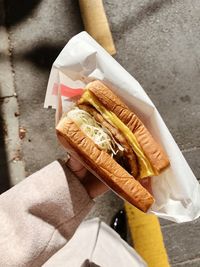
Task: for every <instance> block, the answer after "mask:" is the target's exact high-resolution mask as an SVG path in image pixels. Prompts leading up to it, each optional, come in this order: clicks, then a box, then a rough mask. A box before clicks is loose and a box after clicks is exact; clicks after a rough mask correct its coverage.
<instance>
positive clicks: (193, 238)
mask: <svg viewBox="0 0 200 267" xmlns="http://www.w3.org/2000/svg"><path fill="white" fill-rule="evenodd" d="M162 232H163V235H164V241H165V245H166V248H167V252H168V255H169V258H170V262H171V264H177V263H180V262H184V261H188V260H190V259H195V258H197V259H198V258H200V250H199V247H200V219H198V220H196V221H194V222H190V223H183V224H173V225H169V226H165V227H163V228H162Z"/></svg>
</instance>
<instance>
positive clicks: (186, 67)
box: [0, 0, 200, 267]
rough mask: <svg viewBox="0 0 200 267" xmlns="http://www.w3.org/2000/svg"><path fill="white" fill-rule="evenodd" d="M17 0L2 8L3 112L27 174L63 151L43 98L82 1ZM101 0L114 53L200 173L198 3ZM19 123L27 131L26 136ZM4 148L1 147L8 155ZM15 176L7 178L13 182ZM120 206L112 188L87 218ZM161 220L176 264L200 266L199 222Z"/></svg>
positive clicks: (105, 214)
mask: <svg viewBox="0 0 200 267" xmlns="http://www.w3.org/2000/svg"><path fill="white" fill-rule="evenodd" d="M19 2H20V1H19V0H18V1H16V0H14V1H13V0H12V1H11V0H7V1H5V6H4V7H3V6H2V5H3V1H2V0H1V1H0V5H1V7H2V8H0V12H3V13H2V16H0V18H1V19H0V25H3V27H1V28H0V29H1V31H0V36H1V42H0V48H1V51H0V52H1V57H0V87H1V89H0V91H1V102H3V105H1V109H2V110H4V112H3V114H10V115H9V116H8V115H7V117H6V116H5V115H3V116H4V118H3V119H4V120H5V119H6V120H7V121H9V123H10V125H15V126H14V127H13V129H14V130H13V129H12V128H10V129H11V130H10V131H13V132H11V136H10V137H9V138H8V139H9V140H10V141H9V142H10V144H11V146H10V148H9V149H8V151H7V155H11V158H10V160H9V162H10V163H11V162H12V161H11V159H13V157H14V156H12V152H13V151H16V150H17V149H18V150H19V151H20V155H21V156H20V157H19V158H18V160H17V164H18V165H14V166H19V167H18V171H19V172H21V177H22V176H23V166H24V165H23V164H24V163H25V171H26V174H27V175H28V174H30V173H32V172H34V171H36V170H38V169H39V168H41V167H42V166H44V165H46V164H48V163H49V162H51V161H52V160H54V159H55V158H57V157H60V156H62V155H63V154H64V152H63V150H62V149H61V148H59V146H58V144H57V143H56V142H55V133H54V111H53V110H44V109H43V102H44V96H45V91H46V85H47V81H48V76H49V71H50V67H51V64H52V63H53V61H54V60H55V58H56V56H57V55H58V53H59V52H60V50H61V49H62V47H63V46H64V45H65V44H66V42H67V41H68V40H69V39H70V38H71V37H72V36H73V35H75V34H76V33H78V32H80V31H81V30H83V26H82V23H81V19H80V13H79V10H78V1H72V0H67V1H66V0H65V1H64V0H57V1H53V0H48V1H47V0H37V1H27V2H26V3H24V1H22V2H23V3H24V5H23V6H22V5H20V3H19ZM104 3H105V8H106V12H107V15H108V17H109V21H110V26H111V29H112V32H113V38H114V40H115V44H116V48H117V55H116V56H115V58H116V59H117V60H118V61H119V63H120V64H122V65H123V66H124V67H125V68H126V69H127V70H128V71H129V72H130V73H131V74H132V75H133V76H134V77H135V78H136V79H137V80H138V81H139V82H140V83H141V84H142V86H143V88H144V89H145V90H146V92H147V94H148V95H149V96H150V97H151V99H152V100H153V102H154V103H155V104H156V106H157V108H158V110H159V111H160V113H161V115H162V116H163V118H164V120H165V122H166V124H167V126H168V127H169V129H170V131H171V133H172V134H173V136H174V138H175V140H176V141H177V143H178V145H179V146H180V148H181V150H182V151H183V153H184V156H185V157H186V159H187V160H188V162H189V164H190V166H191V168H192V169H193V171H194V173H195V175H196V176H197V177H198V178H200V161H199V158H200V145H199V143H200V134H199V133H200V122H199V121H200V75H199V74H200V42H199V40H200V21H199V12H200V2H199V1H197V0H193V1H190V0H176V1H174V0H165V1H162V0H138V1H131V0H123V1H114V0H105V1H104ZM3 15H5V16H3ZM4 17H5V19H3V18H4ZM5 25H6V27H5ZM13 73H14V76H13ZM16 95H17V96H18V97H17V98H16ZM18 105H19V108H18ZM18 109H19V110H18ZM18 113H19V116H18V115H17V116H13V114H18ZM11 119H12V121H11ZM19 126H20V127H22V128H23V129H25V131H26V132H25V137H24V138H23V139H22V140H21V141H20V139H19V138H18V135H17V133H18V128H19ZM15 138H17V139H16V141H15ZM8 139H7V140H8ZM20 143H21V146H20V145H19V144H20ZM16 145H17V146H18V147H17V148H16V147H15V148H14V146H16ZM4 146H5V144H4ZM1 147H3V143H1ZM7 147H8V146H7ZM4 150H5V149H2V148H1V150H0V151H1V158H2V157H4V159H5V158H6V157H7V156H6V154H5V152H4ZM47 155H48V156H47ZM9 157H10V156H9ZM23 161H24V163H23ZM6 162H7V161H6V159H5V160H4V161H3V163H2V164H1V167H2V166H5V164H7V163H6ZM15 163H16V162H15ZM3 164H4V165H3ZM9 166H11V164H9ZM3 169H4V170H5V168H3ZM11 176H12V177H11V180H10V181H9V183H10V184H14V183H16V182H17V181H16V179H15V178H16V177H15V175H13V174H12V173H11ZM22 178H23V177H22ZM18 179H19V178H18ZM5 183H6V181H5ZM2 186H3V185H2ZM7 186H8V184H7ZM5 188H6V187H5ZM121 205H122V202H121V201H120V200H119V199H118V198H117V197H116V196H114V194H112V193H108V194H106V195H105V196H103V197H102V198H100V199H99V200H98V204H97V205H96V208H95V210H94V211H93V213H92V214H91V215H90V216H94V214H95V215H98V216H100V217H101V218H103V219H104V220H105V221H106V222H109V221H110V219H111V216H112V214H114V213H115V211H116V210H117V209H118V208H119V207H121ZM161 224H162V231H163V234H164V239H165V244H166V247H167V251H168V254H169V258H170V262H171V264H172V266H173V267H176V266H177V267H178V266H182V267H183V266H184V267H186V266H190V267H191V266H192V267H197V266H200V250H199V247H200V220H196V221H195V222H192V223H185V224H181V225H178V224H174V223H171V222H168V221H164V220H161Z"/></svg>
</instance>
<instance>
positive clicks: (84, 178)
mask: <svg viewBox="0 0 200 267" xmlns="http://www.w3.org/2000/svg"><path fill="white" fill-rule="evenodd" d="M67 166H68V167H69V168H70V170H71V171H72V172H73V173H74V174H75V175H76V176H77V178H78V179H79V180H80V181H81V183H82V184H83V185H84V187H85V189H86V191H87V192H88V194H89V196H90V197H91V198H92V199H93V198H96V197H98V196H100V195H101V194H103V193H105V192H106V191H108V190H109V188H108V187H107V186H106V185H105V184H104V183H103V182H101V181H100V180H99V179H98V178H96V177H95V176H94V175H93V174H91V173H90V172H89V171H88V170H87V169H86V168H85V167H84V166H83V165H82V164H81V163H80V162H79V161H78V160H77V159H76V158H75V157H73V156H71V157H70V158H69V160H68V161H67Z"/></svg>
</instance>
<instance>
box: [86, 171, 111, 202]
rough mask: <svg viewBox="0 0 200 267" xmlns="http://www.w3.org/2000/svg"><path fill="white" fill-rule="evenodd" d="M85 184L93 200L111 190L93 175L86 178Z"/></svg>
mask: <svg viewBox="0 0 200 267" xmlns="http://www.w3.org/2000/svg"><path fill="white" fill-rule="evenodd" d="M83 184H84V186H85V188H86V190H87V192H88V194H89V195H90V197H91V198H96V197H98V196H100V195H102V194H103V193H105V192H107V191H108V190H109V187H108V186H107V185H105V184H104V183H103V182H102V181H101V180H99V179H98V178H96V177H95V176H94V175H93V174H91V173H89V174H88V175H87V176H86V178H85V180H84V181H83Z"/></svg>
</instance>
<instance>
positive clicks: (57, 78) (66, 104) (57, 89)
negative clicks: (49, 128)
mask: <svg viewBox="0 0 200 267" xmlns="http://www.w3.org/2000/svg"><path fill="white" fill-rule="evenodd" d="M95 79H99V80H102V81H103V82H104V83H106V84H107V85H109V87H110V88H112V89H113V90H114V91H115V92H116V94H117V95H119V96H120V98H122V100H123V101H124V102H125V103H126V104H127V105H128V106H129V107H130V109H132V110H133V111H134V112H135V113H136V114H137V115H138V116H139V118H141V120H142V121H143V122H144V124H145V125H146V127H147V128H148V129H149V131H150V132H151V134H152V135H153V136H154V138H155V139H156V140H157V141H158V142H159V143H160V144H161V145H162V147H163V148H164V150H165V151H166V153H167V155H168V157H169V160H170V167H169V168H167V170H165V171H164V172H163V173H162V174H160V175H159V176H157V177H152V188H153V194H154V197H155V200H156V201H155V203H154V205H153V206H152V208H151V209H150V211H149V212H152V213H154V214H156V215H158V216H159V217H161V218H165V219H168V220H171V221H175V222H186V221H192V220H194V219H196V218H198V217H199V216H200V185H199V183H198V181H197V179H196V178H195V176H194V174H193V172H192V170H191V169H190V167H189V165H188V164H187V162H186V160H185V158H184V157H183V155H182V153H181V151H180V149H179V148H178V146H177V144H176V143H175V141H174V139H173V137H172V135H171V134H170V132H169V130H168V128H167V127H166V125H165V123H164V121H163V120H162V118H161V116H160V114H159V112H158V110H157V109H156V107H155V106H154V104H153V103H152V101H151V99H150V98H149V97H148V96H147V94H146V93H145V91H144V90H143V88H142V87H141V85H140V84H139V83H138V82H137V81H136V80H135V79H134V78H133V77H132V76H131V75H130V74H129V73H128V72H127V71H126V70H125V69H124V68H123V67H122V66H121V65H120V64H119V63H118V62H116V60H114V58H112V57H111V56H110V55H109V54H108V53H107V52H106V51H105V50H104V49H103V48H102V47H101V46H100V45H99V44H98V43H97V42H96V41H95V40H94V39H92V37H90V36H89V35H88V34H87V33H86V32H81V33H80V34H78V35H76V36H74V37H73V38H72V39H71V40H70V41H69V42H68V43H67V45H66V46H65V47H64V49H63V50H62V51H61V53H60V54H59V56H58V57H57V59H56V60H55V62H54V63H53V66H52V69H51V73H50V77H49V82H48V87H47V93H46V98H45V103H44V107H45V108H48V107H52V108H55V109H56V124H57V122H58V121H59V119H60V117H61V115H62V113H63V112H67V111H68V110H69V109H70V108H71V107H72V106H73V105H74V102H75V101H76V100H77V99H78V98H79V97H80V94H81V93H82V88H83V87H84V86H85V85H86V84H87V83H88V82H90V81H92V80H95Z"/></svg>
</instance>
